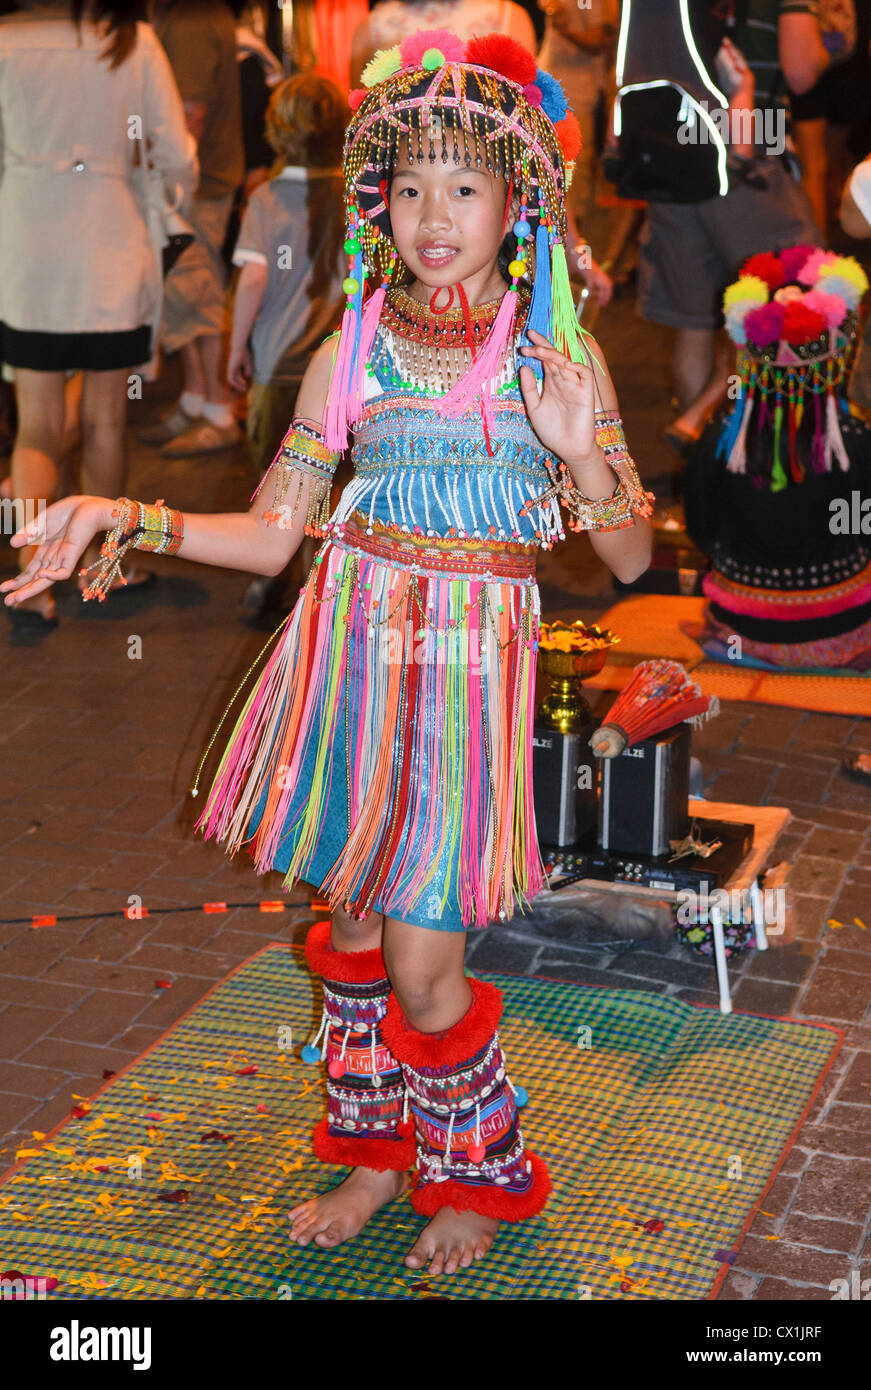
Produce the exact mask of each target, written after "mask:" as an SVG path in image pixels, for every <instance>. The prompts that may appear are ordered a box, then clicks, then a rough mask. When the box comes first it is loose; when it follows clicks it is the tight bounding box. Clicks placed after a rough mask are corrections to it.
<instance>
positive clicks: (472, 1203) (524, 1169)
mask: <svg viewBox="0 0 871 1390" xmlns="http://www.w3.org/2000/svg"><path fill="white" fill-rule="evenodd" d="M469 985H470V987H471V990H472V1004H471V1007H470V1008H469V1010H468V1012H467V1013H466V1014H465V1015H464V1017H463V1018H461V1019H460V1020H459V1021H458V1022H457V1023H455V1024H454V1026H453V1028H449V1029H447V1030H446V1031H445V1032H444V1033H420V1032H418V1031H417V1029H415V1028H412V1027H411V1025H410V1024H409V1022H408V1020H407V1019H406V1018H405V1016H404V1014H403V1013H402V1010H401V1008H400V1006H399V1002H398V1000H397V998H396V996H395V994H391V995H390V1000H389V1003H388V1006H387V1013H386V1015H385V1018H384V1022H383V1025H382V1032H383V1036H384V1039H385V1041H386V1043H387V1045H388V1046H389V1047H390V1049H391V1051H392V1052H393V1054H394V1056H396V1057H397V1058H398V1059H399V1061H400V1063H401V1065H402V1072H403V1076H404V1077H405V1084H406V1087H407V1088H408V1096H409V1102H410V1105H411V1110H412V1114H413V1115H414V1122H415V1129H416V1132H417V1148H418V1175H417V1182H416V1185H415V1190H414V1193H413V1194H412V1199H411V1200H412V1205H413V1206H414V1209H415V1211H418V1212H420V1213H422V1214H423V1215H425V1216H431V1215H433V1214H434V1213H435V1212H436V1211H438V1209H439V1207H454V1209H455V1210H457V1211H476V1212H479V1213H480V1215H482V1216H492V1217H495V1218H497V1219H498V1220H500V1221H524V1220H526V1218H527V1217H530V1216H536V1215H537V1214H538V1212H540V1211H541V1209H542V1207H543V1206H544V1204H545V1202H546V1201H547V1199H548V1197H549V1195H550V1191H551V1185H550V1178H549V1177H548V1173H547V1169H546V1168H545V1166H544V1163H543V1162H542V1160H541V1159H540V1158H539V1157H538V1156H537V1155H536V1154H533V1153H530V1152H529V1150H528V1149H526V1148H525V1147H524V1143H523V1136H522V1135H521V1133H520V1125H519V1122H518V1110H517V1102H516V1100H515V1092H514V1088H513V1087H512V1085H511V1083H510V1081H509V1080H508V1077H507V1075H506V1071H505V1058H504V1056H503V1053H502V1049H501V1047H500V1045H499V1035H498V1033H497V1031H496V1030H497V1027H498V1024H499V1020H500V1018H501V1016H502V996H501V994H500V993H499V990H498V989H497V988H496V986H495V985H491V984H486V983H485V982H484V981H482V980H471V979H470V980H469Z"/></svg>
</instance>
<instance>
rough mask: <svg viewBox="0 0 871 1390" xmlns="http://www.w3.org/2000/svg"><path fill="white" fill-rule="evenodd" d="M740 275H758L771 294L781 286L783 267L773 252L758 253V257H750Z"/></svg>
mask: <svg viewBox="0 0 871 1390" xmlns="http://www.w3.org/2000/svg"><path fill="white" fill-rule="evenodd" d="M741 274H742V275H758V276H759V279H760V280H764V281H765V283H766V285H767V286H768V288H769V289H770V290H771V291H772V293H773V292H774V290H779V289H780V286H781V285H782V284H783V266H782V265H781V264H780V261H779V259H778V257H777V256H775V254H774V252H773V251H760V252H759V254H758V255H756V256H751V257H750V259H749V260H748V261H745V262H744V264H743V265H742V267H741Z"/></svg>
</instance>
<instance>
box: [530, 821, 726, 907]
mask: <svg viewBox="0 0 871 1390" xmlns="http://www.w3.org/2000/svg"><path fill="white" fill-rule="evenodd" d="M693 825H694V826H695V827H697V830H698V834H699V835H700V836H701V838H702V840H704V841H705V842H706V843H708V844H710V843H711V841H713V840H721V841H722V845H721V848H720V849H717V850H714V852H713V854H710V855H708V857H707V858H706V859H703V858H701V857H700V856H699V855H695V854H691V855H684V856H683V857H682V858H681V859H676V860H675V861H674V863H669V855H670V854H671V851H670V850H669V851H668V852H667V853H665V854H658V855H652V854H639V853H638V852H637V851H633V852H632V853H619V854H618V853H612V852H610V851H608V850H605V849H602V848H601V847H597V846H593V845H590V844H585V843H583V842H582V843H581V844H579V845H577V846H575V847H573V848H572V849H570V850H561V849H559V848H558V847H556V846H547V845H542V846H541V851H542V859H543V861H544V866H545V869H546V870H547V873H548V877H549V879H550V882H551V886H552V887H553V888H554V889H555V890H556V889H559V888H567V887H568V886H569V884H571V883H576V882H578V880H579V879H583V878H586V879H599V880H601V881H602V882H603V883H631V884H636V885H637V886H638V887H639V888H658V889H659V890H660V891H661V892H663V893H676V892H679V891H680V890H682V889H691V890H692V891H693V892H699V891H701V889H702V887H703V885H707V891H708V892H709V893H712V892H713V891H714V889H715V888H722V887H724V886H725V884H726V883H727V882H728V880H729V879H730V878H731V877H732V875H733V874H734V873H735V871H736V869H737V868H738V866H739V865H740V864H741V862H742V861H743V860H744V859H745V858H746V856H747V855H748V854H749V853H750V850H751V849H752V847H753V826H752V825H749V824H744V823H736V822H734V821H719V820H708V819H707V818H704V817H701V816H699V817H696V818H695V819H694V820H693ZM675 838H677V837H675Z"/></svg>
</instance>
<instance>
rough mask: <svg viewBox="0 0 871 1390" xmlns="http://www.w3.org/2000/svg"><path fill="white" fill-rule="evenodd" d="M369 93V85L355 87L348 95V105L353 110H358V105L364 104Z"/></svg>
mask: <svg viewBox="0 0 871 1390" xmlns="http://www.w3.org/2000/svg"><path fill="white" fill-rule="evenodd" d="M368 95H369V88H368V87H355V88H354V90H353V91H352V92H350V93H349V95H348V105H349V106H350V108H351V110H352V111H356V110H357V107H358V106H362V104H363V102H364V101H365V99H366V97H367V96H368Z"/></svg>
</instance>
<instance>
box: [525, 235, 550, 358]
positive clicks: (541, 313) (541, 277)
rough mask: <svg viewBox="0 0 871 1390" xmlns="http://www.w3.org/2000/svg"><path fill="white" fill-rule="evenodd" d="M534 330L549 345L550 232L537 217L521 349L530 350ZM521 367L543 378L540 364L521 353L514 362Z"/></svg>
mask: <svg viewBox="0 0 871 1390" xmlns="http://www.w3.org/2000/svg"><path fill="white" fill-rule="evenodd" d="M530 328H532V329H534V331H535V332H536V333H541V334H542V336H543V337H545V338H547V340H548V342H553V287H552V284H551V276H550V233H549V230H548V228H547V227H546V226H545V223H544V221H543V220H542V219H541V218H539V221H538V227H537V229H536V233H535V279H534V281H533V283H532V299H531V300H530V304H529V313H528V314H527V316H526V323H525V324H524V325H523V333H522V335H521V338H520V343H521V346H526V347H531V346H532V343H531V342H530V339H529V330H530ZM517 360H518V361H519V362H520V363H521V365H522V364H523V363H525V364H526V365H527V366H528V367H531V368H532V370H533V371H534V372H535V375H536V376H537V377H538V379H539V381H540V380H541V378H542V376H543V374H544V373H543V370H542V365H541V363H540V362H539V361H538V359H537V358H535V357H525V356H524V355H523V353H519V354H518V359H517Z"/></svg>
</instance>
